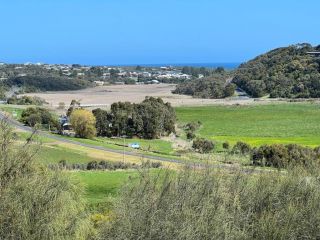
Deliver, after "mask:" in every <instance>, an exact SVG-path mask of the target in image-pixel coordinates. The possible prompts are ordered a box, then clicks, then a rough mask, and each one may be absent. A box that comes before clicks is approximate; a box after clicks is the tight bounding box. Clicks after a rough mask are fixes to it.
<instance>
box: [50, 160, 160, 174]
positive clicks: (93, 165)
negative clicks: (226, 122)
mask: <svg viewBox="0 0 320 240" xmlns="http://www.w3.org/2000/svg"><path fill="white" fill-rule="evenodd" d="M161 166H162V164H161V162H150V161H149V160H148V161H144V162H142V163H141V164H136V163H126V162H120V161H117V162H111V161H104V160H102V161H100V162H98V161H91V162H88V163H72V164H69V163H67V161H66V160H61V161H59V163H58V164H50V165H49V168H50V169H60V170H64V169H67V170H83V171H84V170H89V171H93V170H110V171H115V170H119V169H121V170H126V169H143V168H159V167H161Z"/></svg>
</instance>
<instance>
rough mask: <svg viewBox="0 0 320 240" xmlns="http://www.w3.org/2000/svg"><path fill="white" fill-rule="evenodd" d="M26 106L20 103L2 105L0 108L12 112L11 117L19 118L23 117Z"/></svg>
mask: <svg viewBox="0 0 320 240" xmlns="http://www.w3.org/2000/svg"><path fill="white" fill-rule="evenodd" d="M25 108H26V106H19V105H8V104H6V105H3V104H1V105H0V110H2V111H5V112H7V113H9V114H10V116H11V117H13V118H15V119H19V118H20V117H21V113H22V111H23V110H24V109H25Z"/></svg>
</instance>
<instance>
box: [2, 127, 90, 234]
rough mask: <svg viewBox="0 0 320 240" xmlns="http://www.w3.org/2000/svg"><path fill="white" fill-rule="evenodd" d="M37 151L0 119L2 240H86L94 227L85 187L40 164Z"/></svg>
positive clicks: (35, 147) (30, 143) (36, 148)
mask: <svg viewBox="0 0 320 240" xmlns="http://www.w3.org/2000/svg"><path fill="white" fill-rule="evenodd" d="M30 139H32V137H31V138H30ZM38 151H39V146H38V145H37V144H33V143H32V141H31V140H29V141H28V142H26V143H24V144H21V143H19V142H16V141H15V138H14V134H13V132H12V129H11V128H10V127H9V126H8V125H7V124H6V123H5V122H4V121H1V122H0V239H12V240H13V239H14V240H16V239H39V240H40V239H41V240H42V239H87V237H88V234H89V233H90V232H91V230H92V229H91V226H90V224H89V222H88V221H87V216H86V214H85V210H84V209H85V204H84V202H83V200H82V199H83V198H82V196H81V195H82V188H81V187H80V186H79V185H78V184H75V183H74V182H73V181H72V180H71V179H70V178H69V177H67V176H66V175H64V174H62V173H61V172H55V171H49V170H47V169H46V168H44V167H39V166H37V165H36V164H35V162H34V160H35V157H36V154H37V152H38Z"/></svg>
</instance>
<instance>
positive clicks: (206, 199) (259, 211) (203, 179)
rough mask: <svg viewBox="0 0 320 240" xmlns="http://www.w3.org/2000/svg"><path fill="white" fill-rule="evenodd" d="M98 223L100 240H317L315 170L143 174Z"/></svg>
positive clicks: (319, 219)
mask: <svg viewBox="0 0 320 240" xmlns="http://www.w3.org/2000/svg"><path fill="white" fill-rule="evenodd" d="M315 169H319V168H315ZM100 227H101V229H102V230H101V239H150V240H151V239H152V240H155V239H188V240H191V239H318V238H319V237H320V232H319V227H320V182H319V171H306V170H305V169H294V170H289V172H288V173H286V174H281V172H268V173H256V174H254V175H251V174H246V173H244V172H241V171H240V172H238V173H233V174H228V173H227V174H226V173H223V172H222V171H221V172H217V171H213V170H212V169H211V170H210V169H209V168H207V169H204V170H201V171H199V170H190V169H187V170H184V171H181V172H178V173H170V172H168V171H166V172H162V173H159V175H157V176H154V174H149V173H142V175H141V178H140V182H139V183H138V184H136V185H127V186H126V188H125V189H124V190H123V191H122V195H121V197H120V199H119V201H118V202H117V204H116V206H115V208H114V211H113V213H112V218H111V219H110V221H108V222H106V223H104V224H102V225H101V226H100Z"/></svg>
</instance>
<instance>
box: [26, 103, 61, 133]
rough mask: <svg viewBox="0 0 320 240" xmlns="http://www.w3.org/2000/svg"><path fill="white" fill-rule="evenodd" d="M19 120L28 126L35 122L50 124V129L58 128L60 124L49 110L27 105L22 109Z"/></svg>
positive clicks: (32, 125)
mask: <svg viewBox="0 0 320 240" xmlns="http://www.w3.org/2000/svg"><path fill="white" fill-rule="evenodd" d="M20 120H21V122H23V123H25V124H27V125H28V126H30V127H34V126H35V125H36V124H42V125H50V127H51V128H52V129H54V128H55V129H59V127H60V125H59V123H58V120H57V119H56V118H55V117H54V116H53V115H52V114H51V113H50V112H49V110H47V109H45V108H40V107H36V108H33V107H29V108H27V109H25V110H23V111H22V113H21V119H20Z"/></svg>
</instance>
